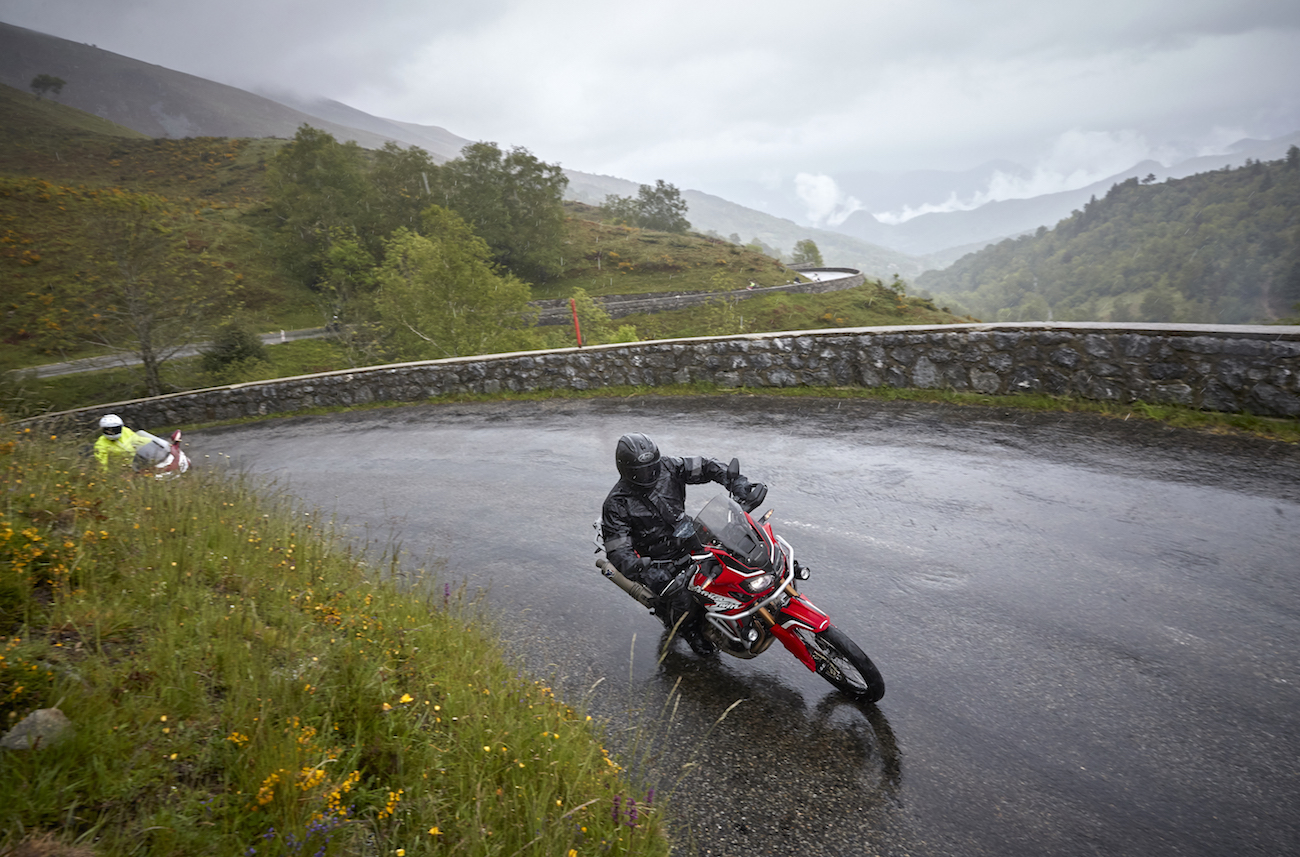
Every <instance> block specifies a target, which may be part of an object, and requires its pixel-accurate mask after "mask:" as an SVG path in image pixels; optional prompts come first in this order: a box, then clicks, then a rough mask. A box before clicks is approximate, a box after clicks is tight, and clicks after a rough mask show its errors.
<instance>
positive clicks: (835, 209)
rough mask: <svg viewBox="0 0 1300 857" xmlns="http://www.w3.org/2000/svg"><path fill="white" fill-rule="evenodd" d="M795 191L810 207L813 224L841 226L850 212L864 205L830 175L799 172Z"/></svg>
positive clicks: (795, 181)
mask: <svg viewBox="0 0 1300 857" xmlns="http://www.w3.org/2000/svg"><path fill="white" fill-rule="evenodd" d="M794 192H795V194H796V195H798V197H799V201H800V202H802V203H803V204H804V205H805V206H806V207H807V209H808V219H809V220H810V221H812V225H813V226H821V225H822V224H826V225H828V226H839V225H840V224H841V223H843V222H844V221H845V220H846V219H847V218H848V216H849V215H850V214H852V213H853V212H855V211H860V210H861V209H862V208H864V206H863V205H862V203H861V202H859V201H858V200H857V199H856V198H855V197H852V196H849V195H847V194H846V193H844V192H843V191H842V190H840V188H839V185H838V184H836V183H835V179H833V178H831V177H830V176H828V175H821V174H818V175H813V174H812V173H799V174H798V175H796V176H795V177H794Z"/></svg>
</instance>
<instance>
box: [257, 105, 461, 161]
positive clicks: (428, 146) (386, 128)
mask: <svg viewBox="0 0 1300 857" xmlns="http://www.w3.org/2000/svg"><path fill="white" fill-rule="evenodd" d="M263 95H265V96H266V97H267V98H270V99H271V100H273V101H278V102H279V103H281V104H284V105H286V106H288V107H292V108H293V109H295V110H298V111H300V112H302V113H303V114H306V115H308V116H315V117H317V118H319V119H325V120H328V121H330V122H335V123H337V124H338V125H339V127H342V128H355V129H358V130H361V131H367V132H369V133H371V134H375V135H378V136H380V137H383V138H385V139H390V140H395V141H397V142H399V143H404V144H405V145H408V146H419V147H420V148H421V149H424V150H425V151H426V152H428V153H429V154H430V155H432V156H433V159H434V160H435V161H436V162H438V163H444V162H446V161H450V160H452V159H453V158H456V157H459V155H460V150H461V149H463V148H465V147H466V146H468V145H469V144H470V143H473V142H474V141H473V140H467V139H466V138H464V137H458V136H457V135H455V134H453V133H451V132H450V131H448V130H447V129H446V128H439V127H438V126H437V125H416V124H413V123H410V122H398V121H396V120H393V119H380V118H379V117H377V116H371V115H370V114H369V113H366V112H364V111H361V110H357V109H356V108H355V107H349V106H347V105H346V104H342V103H340V102H338V101H332V100H330V99H327V98H316V99H304V98H300V97H298V96H296V95H292V94H288V93H281V94H275V93H271V92H269V91H268V92H264V93H263ZM335 136H337V135H335Z"/></svg>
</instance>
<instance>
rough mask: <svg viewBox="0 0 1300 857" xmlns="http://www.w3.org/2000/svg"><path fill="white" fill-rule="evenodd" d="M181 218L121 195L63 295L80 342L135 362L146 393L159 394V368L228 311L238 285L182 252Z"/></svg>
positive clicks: (151, 202)
mask: <svg viewBox="0 0 1300 857" xmlns="http://www.w3.org/2000/svg"><path fill="white" fill-rule="evenodd" d="M182 217H183V216H182V215H179V214H177V213H175V212H173V211H170V210H168V209H167V208H166V206H165V204H164V203H163V202H162V200H160V199H158V198H156V197H150V196H144V195H135V194H123V195H121V196H118V197H116V198H113V199H111V200H109V201H107V202H105V207H104V209H103V211H102V213H101V214H100V215H99V216H97V217H96V218H94V220H93V222H91V223H89V224H88V231H89V234H90V238H91V242H92V244H93V246H94V252H93V254H92V255H91V257H90V258H89V259H87V260H86V269H85V270H84V271H83V273H82V276H81V277H79V278H78V280H77V281H76V284H75V285H72V286H70V288H72V289H73V293H72V294H71V295H70V296H69V297H70V299H71V301H72V302H73V303H75V304H76V305H77V306H78V307H79V308H80V310H81V314H82V316H83V323H82V338H84V339H85V340H87V341H89V342H91V343H94V344H96V345H100V346H103V347H106V348H109V349H112V350H116V351H125V352H130V353H132V354H134V355H135V356H136V357H137V358H139V360H140V363H141V365H142V367H143V371H144V384H145V390H146V391H147V393H148V395H150V396H158V395H161V394H162V393H163V392H164V389H163V381H162V367H163V365H164V364H165V363H166V362H167V361H168V360H170V359H171V358H173V357H175V356H176V355H177V354H178V353H180V352H181V351H182V350H184V349H186V348H188V347H190V346H192V345H194V344H196V343H198V342H199V341H201V340H202V339H203V338H204V337H205V336H206V335H207V334H208V333H209V331H210V329H211V327H212V324H213V322H214V321H215V320H216V319H217V318H219V317H221V316H222V315H223V314H225V313H227V312H229V310H230V306H231V303H232V298H233V294H234V291H235V286H236V278H235V277H233V276H232V275H231V274H230V272H229V271H228V270H227V269H226V268H225V267H224V266H222V265H220V264H218V263H216V262H215V261H212V260H210V259H209V258H208V257H207V256H206V254H205V253H198V254H195V253H194V252H193V251H191V250H189V249H188V245H187V242H186V238H185V234H184V227H185V226H186V225H187V224H186V223H183V222H182Z"/></svg>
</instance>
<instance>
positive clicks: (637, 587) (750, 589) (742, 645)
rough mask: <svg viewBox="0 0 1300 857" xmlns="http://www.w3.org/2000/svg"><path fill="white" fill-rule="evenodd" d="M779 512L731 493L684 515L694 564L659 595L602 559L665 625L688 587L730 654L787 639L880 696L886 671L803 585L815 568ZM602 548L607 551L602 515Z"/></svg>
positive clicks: (823, 669) (845, 687) (832, 675)
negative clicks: (757, 511)
mask: <svg viewBox="0 0 1300 857" xmlns="http://www.w3.org/2000/svg"><path fill="white" fill-rule="evenodd" d="M729 469H730V470H733V471H734V472H736V473H738V472H739V469H740V466H739V462H737V461H736V460H734V459H733V460H732V462H731V466H730V468H729ZM771 517H772V512H771V510H769V511H768V512H767V514H765V515H763V516H762V517H761V518H759V519H758V520H757V521H755V520H754V519H753V518H751V517H750V515H749V513H748V512H746V511H745V510H744V509H743V508H741V506H740V504H739V503H737V502H736V501H735V500H733V499H732V498H731V497H729V496H728V495H726V494H720V495H718V496H717V497H714V498H713V499H712V500H710V501H709V502H708V503H707V504H706V505H705V506H704V508H703V509H701V510H700V513H699V514H698V515H696V516H695V517H694V518H693V519H692V518H690V517H688V516H683V518H682V520H681V521H679V522H678V525H677V530H676V532H675V533H674V535H675V536H677V538H679V539H681V540H683V541H684V542H685V543H687V544H688V545H689V546H690V549H691V553H690V564H689V565H688V567H686V568H685V569H684V570H682V571H681V573H679V574H678V575H677V576H676V577H675V578H674V579H673V580H672V581H671V582H670V583H669V584H668V585H667V586H666V587H665V588H664V590H663V592H661V593H659V594H658V595H656V594H655V593H653V592H651V591H650V589H649V588H647V587H646V586H644V585H643V584H640V583H637V582H636V581H633V580H630V579H628V578H627V577H624V576H623V574H622V573H620V572H619V570H618V569H617V568H615V567H614V565H613V563H611V562H610V561H609V560H608V559H606V558H605V557H603V556H602V557H600V558H599V559H597V560H596V566H597V567H598V568H599V569H600V571H601V573H602V574H603V575H604V576H605V577H607V578H608V579H610V580H611V581H613V582H614V583H615V584H617V585H618V586H619V588H620V589H622V590H623V591H624V592H626V593H628V594H629V595H631V596H632V597H633V598H635V599H636V600H637V601H639V602H641V604H642V605H644V606H645V607H647V608H649V610H650V612H651V613H652V614H655V615H656V616H658V617H659V619H660V621H661V622H663V623H664V626H665V627H668V619H667V616H668V611H667V610H666V609H663V608H664V607H665V606H666V604H665V602H666V601H667V600H668V599H669V598H670V597H671V596H673V595H674V594H676V593H678V592H680V591H681V590H682V588H686V589H688V590H689V591H690V593H691V595H692V597H693V598H695V599H696V600H697V601H698V602H699V603H700V604H702V605H703V607H704V611H705V613H704V618H705V622H704V630H703V633H704V636H705V637H707V638H708V639H710V640H712V641H713V643H714V644H715V645H717V647H718V648H719V649H721V650H722V651H724V652H726V653H727V654H729V655H731V656H733V657H737V658H753V657H757V656H758V655H760V654H762V653H763V652H764V651H766V650H767V648H768V647H769V646H770V645H771V644H772V641H773V640H780V641H781V644H782V645H783V646H785V648H786V649H787V650H788V651H789V652H790V653H791V654H792V655H794V656H795V657H796V658H798V660H799V661H800V663H802V664H803V665H804V666H806V667H808V669H810V670H812V671H813V672H815V673H817V674H818V675H820V676H821V677H822V678H824V679H826V680H827V681H828V682H830V683H831V684H832V685H834V686H835V687H837V688H838V689H839V690H840V691H842V692H843V693H845V694H848V695H849V696H852V697H854V698H855V699H859V700H862V701H865V702H876V701H878V700H879V699H880V698H881V697H883V696H884V695H885V680H884V678H882V677H881V675H880V670H878V669H877V668H876V665H875V664H874V663H872V661H871V658H869V657H867V655H866V654H864V653H863V651H862V649H860V648H859V647H858V645H857V644H856V643H854V642H853V640H851V639H850V638H849V637H848V635H847V634H845V633H844V632H843V631H841V630H840V629H839V628H837V627H835V626H834V625H832V624H831V620H830V617H829V616H827V615H826V614H825V613H823V612H822V611H821V610H819V609H818V608H817V607H816V606H815V605H814V604H813V603H812V602H811V601H809V600H808V599H807V598H806V597H804V595H803V594H801V593H800V592H799V591H798V590H797V589H796V588H795V580H796V579H797V580H799V581H804V580H807V579H808V576H809V575H808V569H807V567H806V566H803V565H800V564H799V563H798V562H797V561H796V560H795V558H794V548H793V547H791V546H790V543H789V542H787V541H786V540H785V539H784V538H782V537H781V536H778V535H776V534H775V533H774V532H772V525H771V524H769V523H768V519H769V518H771ZM596 547H597V552H598V553H603V551H604V543H603V542H602V540H601V534H600V525H599V522H597V525H596ZM670 630H672V629H671V628H670Z"/></svg>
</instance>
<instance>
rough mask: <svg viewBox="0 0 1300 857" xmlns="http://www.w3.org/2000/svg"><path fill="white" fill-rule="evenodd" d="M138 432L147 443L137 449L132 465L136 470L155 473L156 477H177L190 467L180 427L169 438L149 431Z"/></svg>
mask: <svg viewBox="0 0 1300 857" xmlns="http://www.w3.org/2000/svg"><path fill="white" fill-rule="evenodd" d="M136 434H137V435H141V436H143V437H144V438H145V443H143V444H142V445H140V446H138V447H136V449H135V458H134V460H133V461H132V466H134V467H135V469H136V472H138V473H150V474H153V476H154V478H156V479H175V478H176V477H177V476H180V475H181V474H182V473H184V472H185V471H187V470H189V469H190V457H189V456H188V455H186V454H185V453H184V452H182V451H181V432H180V429H177V430H176V431H174V432H172V433H171V437H170V438H169V439H168V440H163V439H162V438H160V437H156V436H154V435H152V434H149V432H147V431H138V432H136Z"/></svg>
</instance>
